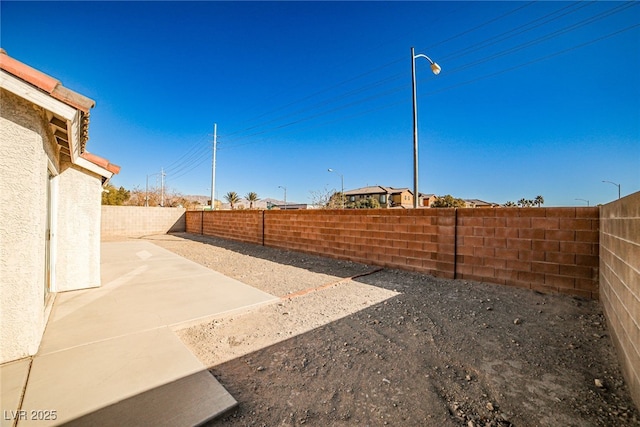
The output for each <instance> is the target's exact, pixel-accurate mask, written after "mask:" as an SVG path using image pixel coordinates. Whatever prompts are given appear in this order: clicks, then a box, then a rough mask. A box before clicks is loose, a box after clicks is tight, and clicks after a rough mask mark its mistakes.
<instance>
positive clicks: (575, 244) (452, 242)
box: [187, 207, 599, 298]
mask: <svg viewBox="0 0 640 427" xmlns="http://www.w3.org/2000/svg"><path fill="white" fill-rule="evenodd" d="M598 212H599V211H598V208H597V207H593V208H524V209H520V208H491V209H484V208H475V209H417V210H413V209H409V210H396V209H375V210H364V209H363V210H306V211H286V210H278V211H213V212H212V211H205V212H188V213H187V231H188V232H190V233H197V234H205V235H210V236H218V237H223V238H227V239H234V240H241V241H245V242H250V243H257V244H262V245H266V246H271V247H276V248H281V249H289V250H296V251H301V252H307V253H312V254H316V255H323V256H328V257H334V258H340V259H348V260H352V261H357V262H363V263H368V264H374V265H380V266H384V267H390V268H400V269H406V270H413V271H419V272H424V273H428V274H432V275H434V276H439V277H446V278H460V279H469V280H479V281H487V282H492V283H498V284H503V285H509V286H517V287H524V288H529V289H535V290H540V291H545V292H561V293H567V294H573V295H580V296H584V297H588V298H598V295H599V289H598V268H599V263H598V250H599V249H598V239H599V234H598V233H599V222H598V218H599V216H598V215H599V214H598Z"/></svg>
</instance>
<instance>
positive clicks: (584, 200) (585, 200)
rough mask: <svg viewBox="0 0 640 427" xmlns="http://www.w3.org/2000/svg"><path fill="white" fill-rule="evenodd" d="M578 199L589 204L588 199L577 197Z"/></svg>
mask: <svg viewBox="0 0 640 427" xmlns="http://www.w3.org/2000/svg"><path fill="white" fill-rule="evenodd" d="M576 200H580V201H582V202H587V206H589V201H588V200H587V199H576Z"/></svg>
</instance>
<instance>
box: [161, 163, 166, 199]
mask: <svg viewBox="0 0 640 427" xmlns="http://www.w3.org/2000/svg"><path fill="white" fill-rule="evenodd" d="M165 175H166V174H165V173H164V168H160V188H161V196H160V197H161V199H160V206H161V207H164V176H165Z"/></svg>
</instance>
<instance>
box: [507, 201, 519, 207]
mask: <svg viewBox="0 0 640 427" xmlns="http://www.w3.org/2000/svg"><path fill="white" fill-rule="evenodd" d="M504 206H505V207H506V208H512V207H514V206H518V205H516V204H515V203H513V202H512V201H508V202H507V203H505V204H504Z"/></svg>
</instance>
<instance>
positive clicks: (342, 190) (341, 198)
mask: <svg viewBox="0 0 640 427" xmlns="http://www.w3.org/2000/svg"><path fill="white" fill-rule="evenodd" d="M327 171H329V172H335V173H337V174H338V175H340V185H341V187H342V189H341V190H340V191H341V192H340V201H341V203H340V204H341V205H342V209H344V175H342V174H341V173H339V172H336V171H334V170H333V169H331V168H329V169H327Z"/></svg>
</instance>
